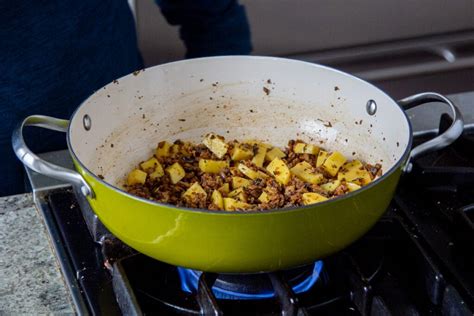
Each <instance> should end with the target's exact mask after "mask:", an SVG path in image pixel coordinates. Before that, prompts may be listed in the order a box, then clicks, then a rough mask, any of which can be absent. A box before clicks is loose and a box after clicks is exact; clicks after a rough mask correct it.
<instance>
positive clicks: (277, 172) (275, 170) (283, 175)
mask: <svg viewBox="0 0 474 316" xmlns="http://www.w3.org/2000/svg"><path fill="white" fill-rule="evenodd" d="M267 170H268V172H270V173H271V174H272V175H273V176H274V177H275V179H276V180H277V181H278V182H279V183H281V184H283V185H285V184H287V183H288V182H289V181H290V176H291V174H290V169H288V166H287V165H286V163H285V162H284V161H283V160H281V159H280V158H278V157H277V158H275V159H273V160H272V161H271V162H270V163H269V164H268V166H267Z"/></svg>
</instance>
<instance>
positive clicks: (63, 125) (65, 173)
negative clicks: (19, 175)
mask: <svg viewBox="0 0 474 316" xmlns="http://www.w3.org/2000/svg"><path fill="white" fill-rule="evenodd" d="M26 126H36V127H42V128H46V129H50V130H54V131H58V132H67V129H68V126H69V121H68V120H61V119H57V118H54V117H49V116H43V115H31V116H28V117H27V118H25V119H24V120H23V122H21V123H20V124H18V125H17V126H16V128H15V129H14V131H13V135H12V145H13V150H14V151H15V154H16V156H17V157H18V159H20V161H21V162H22V163H23V164H24V165H25V166H27V167H28V168H30V169H32V170H34V171H36V172H38V173H40V174H42V175H45V176H48V177H51V178H55V179H58V180H63V181H67V182H69V183H71V184H73V185H74V186H77V187H78V188H80V190H81V193H82V194H83V195H84V196H86V197H90V198H94V191H92V188H91V187H90V186H89V184H88V183H87V182H86V180H84V178H83V177H82V176H81V175H80V174H79V173H78V172H76V171H74V170H71V169H67V168H63V167H60V166H57V165H54V164H52V163H50V162H47V161H46V160H43V159H41V158H40V157H38V156H37V155H35V154H34V153H33V152H32V151H31V150H30V149H29V148H28V146H27V145H26V143H25V139H24V138H23V129H24V127H26Z"/></svg>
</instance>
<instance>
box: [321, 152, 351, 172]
mask: <svg viewBox="0 0 474 316" xmlns="http://www.w3.org/2000/svg"><path fill="white" fill-rule="evenodd" d="M345 162H346V157H344V155H343V154H341V153H340V152H338V151H335V152H333V153H332V154H330V155H329V157H328V158H327V159H326V161H325V162H324V163H323V164H322V165H321V168H323V169H324V171H326V172H327V173H329V174H330V175H331V176H332V177H334V176H335V175H336V174H337V172H338V171H339V169H340V168H341V167H342V165H343V164H344V163H345Z"/></svg>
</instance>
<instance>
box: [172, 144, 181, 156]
mask: <svg viewBox="0 0 474 316" xmlns="http://www.w3.org/2000/svg"><path fill="white" fill-rule="evenodd" d="M180 151H181V146H180V145H178V144H174V145H173V146H171V153H172V154H177V153H179V152H180Z"/></svg>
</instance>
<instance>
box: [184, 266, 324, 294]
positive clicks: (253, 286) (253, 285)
mask: <svg viewBox="0 0 474 316" xmlns="http://www.w3.org/2000/svg"><path fill="white" fill-rule="evenodd" d="M322 268H323V262H322V261H317V262H316V263H314V264H311V265H308V266H304V267H300V268H296V269H292V270H287V271H284V272H283V275H284V276H285V278H286V279H287V280H288V283H289V285H290V286H291V287H292V288H293V291H294V292H295V293H296V294H298V293H304V292H306V291H308V290H310V289H311V288H312V287H313V285H314V284H315V283H316V282H317V281H318V279H319V278H320V274H321V270H322ZM178 272H179V276H180V279H181V288H182V290H183V291H185V292H188V293H196V292H197V288H198V282H199V277H200V276H201V274H202V272H200V271H195V270H190V269H185V268H178ZM212 291H213V293H214V295H215V297H216V298H220V299H229V300H256V299H263V298H271V297H274V296H275V293H274V289H273V286H272V283H271V281H270V278H269V277H268V274H266V273H261V274H244V275H242V274H220V275H219V276H218V277H217V279H216V282H215V283H214V286H213V287H212Z"/></svg>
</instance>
